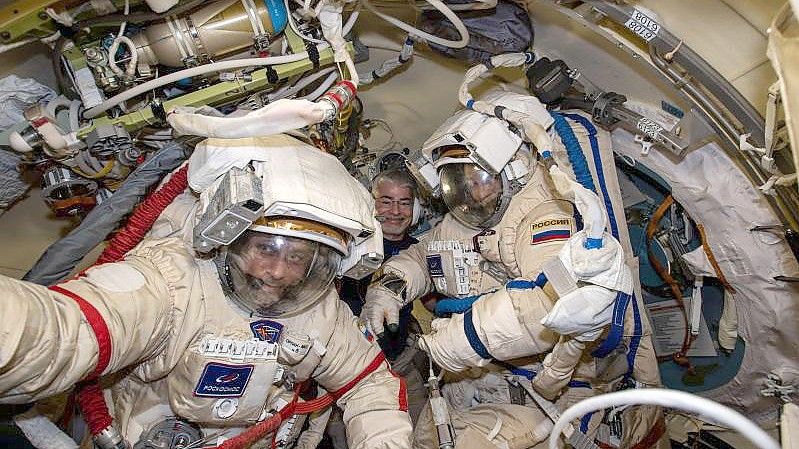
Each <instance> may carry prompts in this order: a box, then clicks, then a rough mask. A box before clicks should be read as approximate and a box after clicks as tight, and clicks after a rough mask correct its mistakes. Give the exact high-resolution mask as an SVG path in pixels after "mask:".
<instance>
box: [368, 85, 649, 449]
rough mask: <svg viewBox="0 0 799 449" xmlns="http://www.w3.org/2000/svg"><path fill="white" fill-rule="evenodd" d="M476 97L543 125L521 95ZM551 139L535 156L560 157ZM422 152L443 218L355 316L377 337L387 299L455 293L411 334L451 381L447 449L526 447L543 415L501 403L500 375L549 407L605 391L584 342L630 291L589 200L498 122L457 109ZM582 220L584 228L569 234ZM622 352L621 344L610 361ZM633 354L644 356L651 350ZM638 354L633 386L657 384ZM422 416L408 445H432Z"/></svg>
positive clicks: (639, 433) (538, 434)
mask: <svg viewBox="0 0 799 449" xmlns="http://www.w3.org/2000/svg"><path fill="white" fill-rule="evenodd" d="M485 101H488V102H489V103H491V104H493V105H496V106H498V107H500V108H505V110H510V111H515V112H519V113H522V114H524V115H526V116H527V117H529V118H530V119H532V120H534V121H535V122H537V123H539V124H541V129H542V130H544V129H546V128H548V127H549V126H550V125H552V122H553V119H552V117H551V116H550V114H549V112H548V111H547V110H546V109H545V107H544V106H543V105H542V104H541V103H540V102H539V101H538V100H537V99H536V98H535V97H531V96H528V95H522V94H517V93H512V92H504V91H499V92H497V91H495V92H490V93H488V94H486V95H485ZM605 137H606V136H605ZM583 140H585V141H584V142H581V143H582V144H584V146H585V147H588V143H587V139H583ZM550 142H551V140H550ZM536 143H537V144H538V142H536ZM605 143H607V141H605ZM553 145H554V147H552V148H541V149H539V151H543V150H545V149H547V150H550V152H554V153H556V154H558V156H559V157H558V158H557V159H558V160H566V159H567V158H565V157H560V156H561V155H563V154H565V152H566V150H565V148H564V147H563V145H562V144H560V142H557V144H555V143H553ZM422 153H423V158H424V160H423V163H429V164H430V165H429V166H428V167H424V166H422V167H421V168H420V169H418V173H419V177H420V178H424V179H426V180H427V181H428V184H429V185H430V187H432V188H437V189H440V194H441V196H442V198H443V200H444V202H445V203H446V204H447V206H448V208H449V213H448V214H447V215H446V216H445V217H444V219H443V221H442V222H441V223H439V224H438V225H437V226H436V227H435V228H434V229H433V230H432V231H431V232H430V233H428V234H427V235H425V236H423V238H421V239H420V242H419V243H418V244H416V245H413V246H412V247H411V248H409V249H408V250H406V251H403V252H402V253H400V254H399V255H398V256H395V257H394V258H392V259H391V260H390V261H388V262H387V263H385V264H384V265H383V267H382V270H381V272H380V273H379V275H377V276H376V281H375V282H374V283H373V284H372V286H371V287H370V290H369V292H368V294H367V297H366V306H365V308H364V313H363V314H362V316H364V317H365V318H366V319H367V321H368V322H369V325H370V326H371V327H372V329H373V330H374V332H376V333H378V334H379V333H380V332H383V329H384V322H385V323H388V324H391V323H395V322H396V318H397V310H399V308H400V307H402V306H403V305H404V304H407V303H408V302H409V301H412V300H414V299H416V298H419V297H421V296H423V295H425V294H426V293H428V292H430V291H431V290H433V289H435V290H436V291H438V292H439V293H441V294H444V295H446V296H448V297H452V298H460V300H454V299H453V300H445V301H440V303H439V305H438V307H437V309H438V310H443V311H445V312H465V313H455V314H453V315H452V317H451V318H444V319H438V320H435V321H433V325H432V327H433V332H432V333H431V334H430V335H426V336H423V337H422V338H421V339H420V340H419V346H420V347H421V348H422V349H424V350H425V351H427V352H428V353H429V354H430V356H431V358H432V360H433V361H434V362H435V363H437V364H438V365H440V366H441V367H442V368H444V369H445V370H447V371H449V372H454V373H459V375H460V376H461V377H460V380H459V378H458V377H457V376H456V377H455V379H456V381H455V382H452V383H449V384H447V385H445V387H444V390H443V394H444V396H445V397H446V398H447V400H448V402H449V404H450V408H451V417H452V424H453V426H454V428H455V431H456V435H457V440H456V447H459V448H472V447H474V448H478V447H492V446H496V447H510V448H516V447H519V448H524V447H530V446H533V445H535V444H536V443H538V442H540V441H543V440H544V439H545V438H546V437H547V436H548V434H549V430H550V429H551V425H552V423H551V421H549V419H548V418H547V417H545V416H544V415H543V413H542V411H541V410H540V409H539V408H538V407H536V405H535V404H534V403H533V401H531V400H530V398H529V397H527V398H526V401H525V400H524V396H525V395H524V394H523V393H522V395H521V396H522V400H521V401H518V396H517V398H516V399H512V398H511V392H510V388H509V386H508V383H507V382H506V380H507V378H508V376H509V375H510V374H511V373H513V374H514V375H515V376H514V379H515V380H516V381H521V382H523V383H524V382H526V385H527V386H532V387H533V388H534V389H535V390H536V391H537V392H538V393H539V394H540V395H542V396H544V397H545V398H547V399H549V400H554V399H556V398H559V404H558V405H560V406H561V408H562V407H565V406H568V405H570V404H571V403H573V402H574V401H576V400H578V399H580V398H584V397H587V396H590V395H592V394H593V392H595V391H603V390H604V391H608V390H609V389H610V388H612V386H611V383H610V382H609V381H610V380H612V379H607V378H603V379H602V380H601V381H600V380H599V379H598V378H599V377H603V376H599V374H600V373H598V371H600V370H602V371H604V373H602V374H603V375H604V376H607V375H609V373H608V372H607V371H608V370H607V369H606V368H607V363H606V364H605V365H604V366H603V368H601V369H600V368H598V366H599V364H598V363H597V362H596V361H595V360H594V358H593V357H591V355H590V352H591V351H590V349H593V348H594V347H596V345H597V343H595V342H596V341H597V340H598V339H599V337H600V335H601V334H602V332H603V331H604V330H605V328H606V327H607V324H608V323H610V319H611V315H612V314H613V309H614V307H613V305H614V303H615V300H616V298H617V296H619V295H631V294H632V290H633V284H632V278H631V273H630V269H629V267H628V266H627V265H625V258H624V254H623V251H622V249H621V246H620V244H619V242H618V241H617V240H616V239H614V238H613V236H611V235H610V234H609V233H607V232H604V231H605V226H606V223H607V220H606V219H605V215H604V212H603V211H602V210H601V208H600V206H599V203H598V200H597V198H596V195H594V194H593V193H591V192H589V191H588V190H587V189H585V188H582V187H581V186H580V185H579V184H577V183H576V182H574V181H570V180H568V179H567V177H566V176H565V174H564V172H563V171H561V170H559V169H558V168H557V167H555V168H554V169H553V170H552V171H550V172H548V170H547V167H545V166H544V164H543V163H542V162H539V161H538V158H537V156H536V154H535V153H534V152H531V150H530V148H529V147H528V145H527V144H525V143H524V142H523V139H522V138H521V137H520V136H519V135H518V132H517V130H516V129H513V128H511V127H510V126H509V124H508V123H507V122H505V121H503V120H500V119H498V118H496V117H490V116H488V115H484V114H481V113H479V112H476V111H473V110H462V111H460V112H457V113H456V114H455V115H453V116H452V117H450V118H449V119H448V120H447V121H446V122H445V123H444V124H443V125H442V126H441V127H439V129H438V130H437V131H436V132H435V133H434V134H433V136H432V137H430V138H429V139H428V140H427V142H425V144H424V145H423V148H422ZM542 159H543V158H542ZM419 165H424V164H419ZM563 165H565V164H563ZM430 166H432V167H430ZM432 169H434V171H433V170H432ZM566 169H568V168H566ZM431 172H432V173H431ZM436 183H440V185H439V186H436ZM556 184H559V185H558V188H556ZM559 191H560V192H563V193H558V192H559ZM592 195H593V196H592ZM578 210H579V212H581V213H582V215H583V216H585V215H590V216H591V217H592V218H587V217H580V216H579V214H577V211H578ZM582 218H586V223H585V229H583V230H581V231H578V229H580V228H582V227H583V225H582V223H580V222H581V221H582ZM589 248H590V249H589ZM627 297H628V298H629V296H627ZM638 332H639V336H640V329H639V331H638ZM626 335H629V334H626ZM587 348H588V349H589V350H586V349H587ZM644 353H646V354H644ZM545 355H546V357H545V358H544V356H545ZM624 356H625V354H623V351H622V354H621V356H620V357H617V358H622V359H623V358H624ZM639 356H640V357H644V358H646V357H650V356H651V347H646V348H643V351H641V352H640V354H639ZM639 356H636V355H635V354H633V357H635V358H636V359H635V365H636V366H637V369H636V372H635V373H634V374H635V379H636V381H638V382H640V383H641V384H644V385H657V384H659V377H658V374H657V368H656V365H654V364H653V363H652V362H653V360H654V359H651V358H649V359H646V360H647V361H646V362H645V363H644V362H641V361H640V360H639V358H640V357H639ZM506 361H510V362H511V363H510V364H508V363H506ZM492 362H495V363H492ZM538 362H542V363H538ZM623 365H624V367H623V369H622V370H621V371H620V372H616V373H613V375H612V376H613V377H614V378H616V379H619V378H621V377H622V376H621V375H622V374H625V372H628V371H629V372H632V365H633V364H632V363H631V364H630V367H629V369H628V366H627V364H626V363H623ZM616 370H617V371H618V367H617V368H616ZM509 371H510V372H509ZM611 371H613V370H611ZM525 376H526V377H527V378H525ZM628 377H629V376H625V381H627V380H628ZM529 378H532V382H530V380H529ZM615 385H618V380H617V383H616V384H614V386H615ZM592 387H593V388H592ZM520 402H521V403H520ZM524 404H527V405H526V406H525V405H524ZM658 413H659V412H658V411H647V413H644V414H639V415H636V416H632V417H628V423H629V425H626V426H625V428H624V432H623V433H624V434H623V435H617V436H618V437H619V438H620V439H623V440H624V441H625V443H624V444H625V446H624V447H632V446H633V445H634V444H635V443H637V442H639V441H640V440H641V439H643V438H645V436H646V435H649V434H650V433H651V432H650V429H651V428H652V426H653V424H654V422H656V421H658V422H659V420H660V415H659V414H658ZM429 418H430V417H429V416H428V419H427V420H426V421H425V420H424V419H420V422H419V424H418V425H417V428H416V429H415V432H414V447H418V448H432V447H437V444H438V443H437V441H436V440H435V435H436V432H435V429H434V428H433V427H432V421H431V420H430V419H429ZM589 418H591V417H589ZM594 418H595V419H593V420H590V421H589V422H586V423H585V425H584V426H583V427H584V428H583V429H581V430H582V431H583V432H587V433H588V434H589V436H591V435H593V434H594V433H595V432H596V429H597V428H598V426H599V422H600V421H601V419H602V418H601V416H598V415H597V416H595V417H594ZM655 440H657V438H655Z"/></svg>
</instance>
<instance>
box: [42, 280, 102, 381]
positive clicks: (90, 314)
mask: <svg viewBox="0 0 799 449" xmlns="http://www.w3.org/2000/svg"><path fill="white" fill-rule="evenodd" d="M48 288H49V289H50V290H52V291H54V292H56V293H60V294H62V295H64V296H67V297H69V298H71V299H72V300H73V301H75V302H76V303H78V307H80V311H81V312H83V316H84V317H86V321H88V322H89V326H91V328H92V331H93V332H94V337H95V338H96V339H97V350H98V356H97V366H96V367H95V368H94V371H93V372H92V373H91V374H90V375H89V377H88V379H94V378H97V377H100V375H101V374H103V371H105V369H106V368H108V364H109V363H110V362H111V332H110V331H109V330H108V325H107V324H106V322H105V320H104V319H103V316H102V315H100V312H98V311H97V309H96V308H94V306H93V305H91V304H90V303H89V302H88V301H86V300H85V299H83V298H81V297H80V296H78V295H77V294H75V293H73V292H71V291H69V290H67V289H65V288H63V287H60V286H58V285H52V286H50V287H48Z"/></svg>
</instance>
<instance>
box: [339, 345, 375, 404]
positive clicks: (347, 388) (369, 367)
mask: <svg viewBox="0 0 799 449" xmlns="http://www.w3.org/2000/svg"><path fill="white" fill-rule="evenodd" d="M385 361H386V355H385V354H383V351H380V353H379V354H377V357H375V358H374V360H372V362H371V363H369V365H367V366H366V368H364V370H363V371H361V374H358V375H357V376H355V378H354V379H352V380H351V381H349V382H347V384H346V385H344V386H343V387H341V388H339V389H338V390H336V391H331V392H330V393H329V394H330V395H332V396H333V397H334V398H335V399H338V398H340V397H342V396H344V395H345V394H346V393H347V392H348V391H350V390H351V389H352V387H354V386H355V384H357V383H358V382H360V381H361V380H363V379H364V378H365V377H366V376H368V375H370V374H372V373H373V372H374V371H375V370H376V369H377V368H379V367H380V365H381V364H382V363H383V362H385Z"/></svg>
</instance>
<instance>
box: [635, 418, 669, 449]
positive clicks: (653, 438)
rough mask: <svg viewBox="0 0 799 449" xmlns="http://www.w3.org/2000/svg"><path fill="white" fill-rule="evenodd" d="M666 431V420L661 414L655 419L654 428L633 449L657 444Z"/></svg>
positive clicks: (644, 448)
mask: <svg viewBox="0 0 799 449" xmlns="http://www.w3.org/2000/svg"><path fill="white" fill-rule="evenodd" d="M665 433H666V420H665V419H664V418H663V417H662V416H661V417H660V419H658V420H657V421H655V424H653V425H652V428H651V429H649V432H648V433H647V434H646V436H644V438H643V439H642V440H641V441H639V442H638V443H636V444H635V445H634V446H633V447H632V448H631V449H649V448H651V447H653V446H654V445H655V444H657V442H658V440H660V438H661V437H662V436H663V434H665Z"/></svg>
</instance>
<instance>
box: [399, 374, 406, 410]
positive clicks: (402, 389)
mask: <svg viewBox="0 0 799 449" xmlns="http://www.w3.org/2000/svg"><path fill="white" fill-rule="evenodd" d="M397 377H398V378H399V382H400V388H399V398H398V400H399V409H400V410H402V411H403V412H407V411H408V387H407V386H406V385H405V378H404V377H402V376H397Z"/></svg>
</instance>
